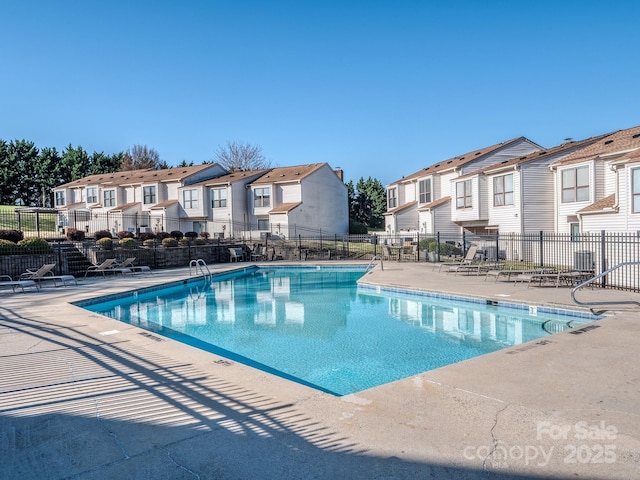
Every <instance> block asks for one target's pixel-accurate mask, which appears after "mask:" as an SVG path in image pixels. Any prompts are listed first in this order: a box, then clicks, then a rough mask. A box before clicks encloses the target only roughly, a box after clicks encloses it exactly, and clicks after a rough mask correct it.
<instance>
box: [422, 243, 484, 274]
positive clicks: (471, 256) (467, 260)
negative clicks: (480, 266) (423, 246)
mask: <svg viewBox="0 0 640 480" xmlns="http://www.w3.org/2000/svg"><path fill="white" fill-rule="evenodd" d="M476 253H478V246H477V245H471V246H470V247H469V250H467V254H466V255H465V256H464V258H463V259H462V260H460V261H459V262H445V263H441V264H440V267H439V268H438V271H439V272H440V271H442V267H447V271H449V270H450V268H449V267H457V266H460V265H470V264H472V263H473V262H474V260H475V258H476ZM433 268H434V269H435V268H436V266H435V265H434V266H433Z"/></svg>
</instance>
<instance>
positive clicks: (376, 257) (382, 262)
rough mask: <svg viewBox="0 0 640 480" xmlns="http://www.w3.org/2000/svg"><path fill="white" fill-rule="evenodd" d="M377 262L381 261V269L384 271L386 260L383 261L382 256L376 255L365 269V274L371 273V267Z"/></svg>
mask: <svg viewBox="0 0 640 480" xmlns="http://www.w3.org/2000/svg"><path fill="white" fill-rule="evenodd" d="M375 260H380V268H381V269H382V270H384V260H383V259H382V255H374V256H373V258H372V259H371V261H370V262H369V265H367V268H365V269H364V273H367V272H368V271H369V267H370V266H371V264H372V263H373V262H374V261H375Z"/></svg>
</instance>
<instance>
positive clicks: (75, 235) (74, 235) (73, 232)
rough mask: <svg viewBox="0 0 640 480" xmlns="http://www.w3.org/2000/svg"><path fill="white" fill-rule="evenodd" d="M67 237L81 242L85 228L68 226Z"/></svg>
mask: <svg viewBox="0 0 640 480" xmlns="http://www.w3.org/2000/svg"><path fill="white" fill-rule="evenodd" d="M67 238H68V239H69V240H71V241H72V242H81V241H83V240H84V230H78V229H77V228H67Z"/></svg>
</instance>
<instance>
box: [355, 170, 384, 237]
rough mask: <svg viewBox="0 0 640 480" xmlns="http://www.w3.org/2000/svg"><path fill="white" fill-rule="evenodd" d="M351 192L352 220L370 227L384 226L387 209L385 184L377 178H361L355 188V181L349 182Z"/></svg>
mask: <svg viewBox="0 0 640 480" xmlns="http://www.w3.org/2000/svg"><path fill="white" fill-rule="evenodd" d="M347 191H348V193H349V216H350V218H351V219H352V220H355V221H356V222H359V223H362V224H363V225H366V226H367V227H370V228H380V227H383V226H384V217H383V214H384V212H385V211H386V209H387V200H386V192H385V189H384V186H383V185H382V183H381V182H380V180H377V179H375V178H371V177H369V178H368V179H367V180H365V179H364V178H362V177H361V178H360V180H358V183H357V184H356V186H355V188H354V187H353V182H351V181H350V182H349V183H348V184H347Z"/></svg>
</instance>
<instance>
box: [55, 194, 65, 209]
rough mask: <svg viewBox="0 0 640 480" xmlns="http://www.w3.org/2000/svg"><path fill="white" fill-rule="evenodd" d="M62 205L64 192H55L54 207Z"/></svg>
mask: <svg viewBox="0 0 640 480" xmlns="http://www.w3.org/2000/svg"><path fill="white" fill-rule="evenodd" d="M62 205H64V192H56V207H60V206H62Z"/></svg>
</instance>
